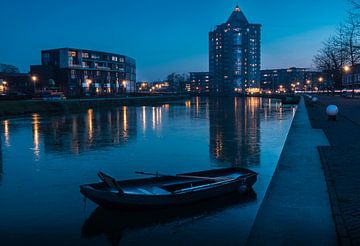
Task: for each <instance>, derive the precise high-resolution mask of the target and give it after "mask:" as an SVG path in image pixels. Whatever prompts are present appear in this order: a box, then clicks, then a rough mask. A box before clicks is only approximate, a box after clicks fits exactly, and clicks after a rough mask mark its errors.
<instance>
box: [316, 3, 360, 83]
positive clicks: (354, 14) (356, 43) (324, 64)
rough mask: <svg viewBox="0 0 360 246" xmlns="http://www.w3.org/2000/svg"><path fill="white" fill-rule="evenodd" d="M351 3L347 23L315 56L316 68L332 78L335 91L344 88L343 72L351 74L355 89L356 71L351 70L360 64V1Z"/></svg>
mask: <svg viewBox="0 0 360 246" xmlns="http://www.w3.org/2000/svg"><path fill="white" fill-rule="evenodd" d="M349 3H350V5H351V8H350V10H349V11H348V13H347V17H346V19H345V21H344V22H343V23H341V24H340V25H339V27H338V28H337V30H336V32H335V34H334V35H333V36H331V37H330V38H329V39H328V40H327V41H325V42H324V44H323V47H322V48H321V49H320V50H319V51H318V52H317V54H316V55H315V56H314V64H315V65H316V67H317V68H318V69H320V70H323V71H325V72H326V73H328V74H329V75H330V76H331V78H332V80H333V82H334V85H333V87H334V88H333V89H341V88H342V75H343V72H351V74H352V88H354V87H355V86H354V82H355V71H351V70H355V65H356V64H359V63H360V0H349Z"/></svg>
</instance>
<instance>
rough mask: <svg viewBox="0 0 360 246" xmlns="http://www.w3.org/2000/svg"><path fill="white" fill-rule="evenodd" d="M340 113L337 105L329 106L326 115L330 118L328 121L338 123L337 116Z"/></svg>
mask: <svg viewBox="0 0 360 246" xmlns="http://www.w3.org/2000/svg"><path fill="white" fill-rule="evenodd" d="M338 113H339V108H338V107H337V106H336V105H329V106H328V107H327V108H326V114H327V116H328V120H330V121H336V116H337V115H338Z"/></svg>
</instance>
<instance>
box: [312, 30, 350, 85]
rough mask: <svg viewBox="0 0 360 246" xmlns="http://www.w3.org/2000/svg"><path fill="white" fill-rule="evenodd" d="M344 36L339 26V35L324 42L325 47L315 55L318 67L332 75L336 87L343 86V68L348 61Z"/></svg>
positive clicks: (315, 62)
mask: <svg viewBox="0 0 360 246" xmlns="http://www.w3.org/2000/svg"><path fill="white" fill-rule="evenodd" d="M342 37H343V35H342V28H339V30H338V33H337V35H336V36H333V37H331V38H329V39H328V40H327V41H326V42H324V44H323V48H321V49H320V50H319V51H318V53H317V54H316V55H315V57H314V64H315V65H316V67H317V68H318V69H319V70H322V71H326V72H327V73H329V74H330V75H331V77H332V79H333V81H334V87H335V88H336V89H340V88H341V82H342V71H341V70H342V67H343V66H344V64H345V62H346V54H345V49H344V46H343V41H342Z"/></svg>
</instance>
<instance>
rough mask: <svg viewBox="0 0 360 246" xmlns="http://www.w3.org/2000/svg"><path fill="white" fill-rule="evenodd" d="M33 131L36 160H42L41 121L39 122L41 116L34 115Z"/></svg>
mask: <svg viewBox="0 0 360 246" xmlns="http://www.w3.org/2000/svg"><path fill="white" fill-rule="evenodd" d="M32 130H33V142H34V147H33V150H34V155H35V159H39V158H40V136H39V130H40V121H39V115H38V114H33V116H32Z"/></svg>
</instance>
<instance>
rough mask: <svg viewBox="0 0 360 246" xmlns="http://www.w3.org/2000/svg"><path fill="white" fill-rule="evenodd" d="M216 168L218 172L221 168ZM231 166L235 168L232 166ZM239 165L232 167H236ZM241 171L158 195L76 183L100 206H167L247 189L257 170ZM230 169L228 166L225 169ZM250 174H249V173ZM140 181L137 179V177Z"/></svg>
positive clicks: (149, 180) (126, 182)
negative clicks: (231, 176)
mask: <svg viewBox="0 0 360 246" xmlns="http://www.w3.org/2000/svg"><path fill="white" fill-rule="evenodd" d="M224 170H225V169H223V170H219V172H221V171H224ZM234 170H235V169H234ZM239 170H240V169H236V171H239ZM241 171H242V172H243V173H246V174H247V175H244V177H243V178H241V177H239V178H237V179H231V180H229V181H225V182H219V184H215V185H212V186H210V187H208V188H205V189H199V190H189V191H186V192H181V193H169V194H161V195H158V194H157V195H142V194H126V193H122V194H120V193H118V192H114V191H108V190H104V189H101V188H98V187H102V185H103V184H101V183H98V184H92V185H91V184H90V185H82V186H80V192H81V193H82V194H83V195H84V196H85V197H87V198H89V199H90V200H92V201H93V202H95V203H97V204H99V205H100V206H102V207H110V208H119V207H124V208H136V207H169V206H177V205H186V204H191V203H195V202H198V201H202V200H206V199H211V198H215V197H218V196H222V195H226V194H229V193H232V192H239V191H244V190H248V189H250V188H251V187H252V186H253V184H254V183H255V182H256V180H257V174H256V173H254V172H252V171H250V170H247V169H241ZM229 173H230V170H229ZM210 174H212V176H214V174H216V170H215V171H213V172H211V171H208V172H197V173H187V174H184V175H197V176H199V175H207V176H208V175H210ZM249 174H250V175H249ZM157 180H158V182H160V183H161V182H166V181H164V180H161V179H159V178H158V179H157V178H151V179H143V181H144V182H145V183H146V182H151V181H153V182H156V181H157ZM129 182H136V180H133V181H125V182H124V184H128V183H129ZM138 182H139V183H141V180H139V181H138ZM119 185H120V186H121V185H122V182H119Z"/></svg>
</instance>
